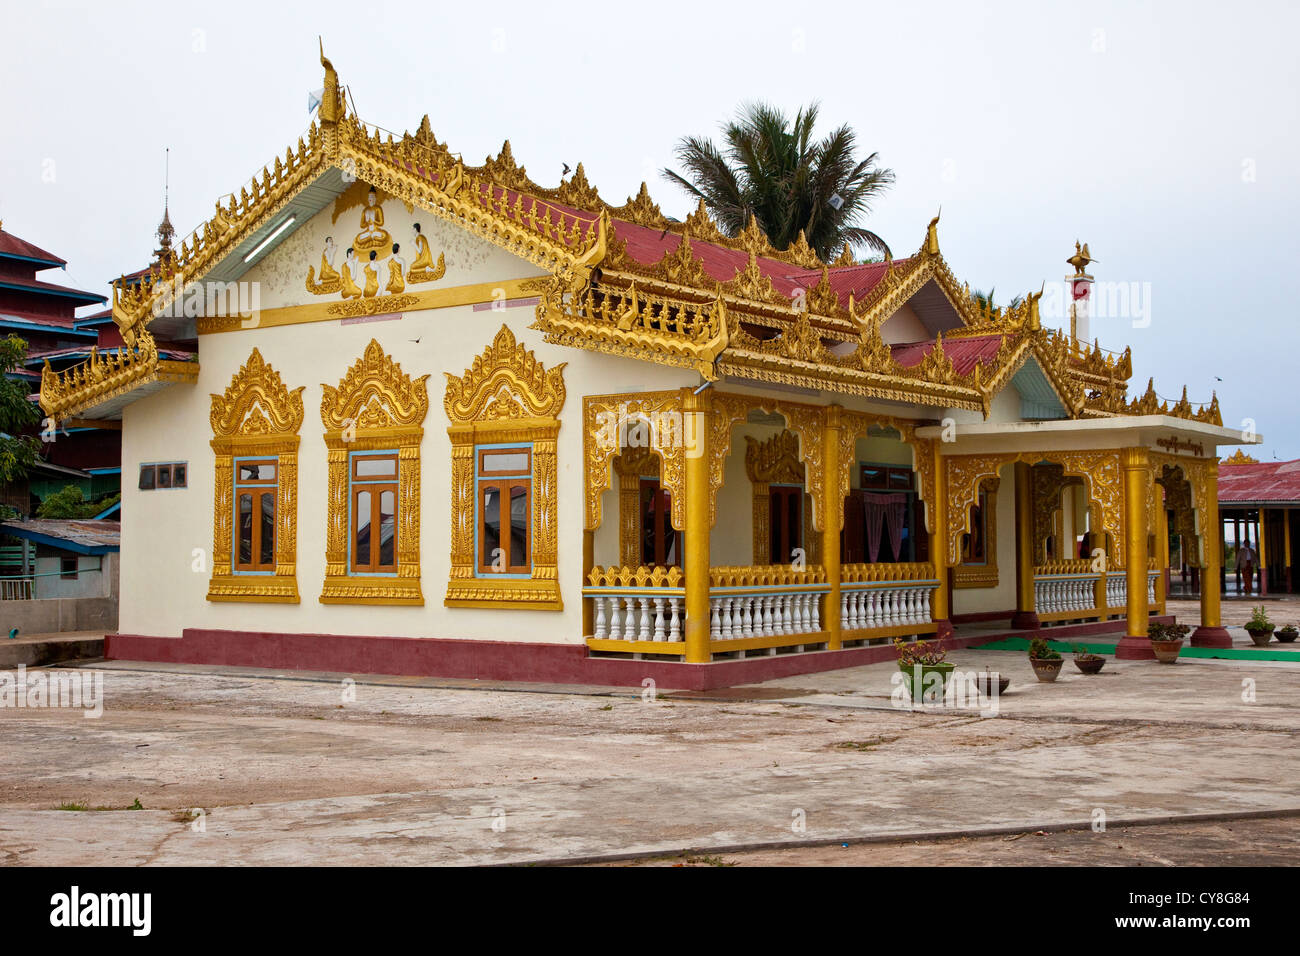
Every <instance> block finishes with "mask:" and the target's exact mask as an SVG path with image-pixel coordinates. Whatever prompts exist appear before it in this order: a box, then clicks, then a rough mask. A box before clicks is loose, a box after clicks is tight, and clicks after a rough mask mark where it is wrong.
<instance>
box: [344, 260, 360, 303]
mask: <svg viewBox="0 0 1300 956" xmlns="http://www.w3.org/2000/svg"><path fill="white" fill-rule="evenodd" d="M358 265H360V262H358V260H357V253H356V250H355V249H352V248H349V249H348V254H347V259H346V261H344V263H343V268H342V269H340V270H339V282H340V288H341V290H342V292H343V298H345V299H359V298H361V287H360V286H358V285H357V266H358Z"/></svg>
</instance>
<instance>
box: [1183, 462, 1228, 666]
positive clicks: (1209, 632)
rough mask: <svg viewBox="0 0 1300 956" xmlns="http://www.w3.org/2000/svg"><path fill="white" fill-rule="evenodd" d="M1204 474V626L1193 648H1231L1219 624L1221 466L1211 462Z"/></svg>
mask: <svg viewBox="0 0 1300 956" xmlns="http://www.w3.org/2000/svg"><path fill="white" fill-rule="evenodd" d="M1202 474H1203V475H1204V481H1205V489H1204V491H1202V493H1201V496H1200V498H1199V499H1198V500H1199V501H1200V502H1201V505H1202V508H1201V509H1200V511H1201V513H1200V514H1199V515H1198V516H1197V517H1198V518H1200V523H1201V526H1200V532H1201V533H1200V539H1201V626H1200V627H1198V628H1197V629H1196V630H1195V631H1193V632H1192V647H1232V636H1231V635H1230V634H1229V633H1228V630H1227V628H1225V627H1223V626H1222V624H1220V621H1219V588H1220V586H1221V585H1222V582H1221V581H1220V580H1219V568H1220V566H1221V565H1222V564H1223V524H1222V522H1221V520H1220V516H1219V466H1218V463H1215V462H1212V463H1211V464H1210V465H1208V466H1207V467H1206V469H1205V471H1204V472H1203V473H1202Z"/></svg>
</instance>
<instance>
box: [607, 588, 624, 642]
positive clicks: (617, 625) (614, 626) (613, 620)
mask: <svg viewBox="0 0 1300 956" xmlns="http://www.w3.org/2000/svg"><path fill="white" fill-rule="evenodd" d="M622 637H623V630H622V619H621V618H620V617H619V607H618V598H617V597H611V598H610V599H609V639H610V640H611V641H617V640H621V639H622Z"/></svg>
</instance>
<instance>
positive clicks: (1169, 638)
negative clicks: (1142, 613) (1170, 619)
mask: <svg viewBox="0 0 1300 956" xmlns="http://www.w3.org/2000/svg"><path fill="white" fill-rule="evenodd" d="M1190 631H1191V628H1190V627H1188V626H1187V625H1186V624H1158V623H1155V622H1152V623H1151V624H1148V625H1147V639H1148V640H1150V641H1151V651H1152V653H1154V654H1155V655H1156V660H1158V661H1159V662H1160V663H1161V664H1175V663H1177V662H1178V653H1179V651H1181V650H1182V649H1183V638H1185V637H1187V635H1188V633H1189V632H1190Z"/></svg>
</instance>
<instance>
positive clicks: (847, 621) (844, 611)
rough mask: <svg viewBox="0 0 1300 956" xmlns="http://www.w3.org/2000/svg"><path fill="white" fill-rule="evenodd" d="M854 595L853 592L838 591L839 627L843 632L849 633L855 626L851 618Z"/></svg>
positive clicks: (852, 617)
mask: <svg viewBox="0 0 1300 956" xmlns="http://www.w3.org/2000/svg"><path fill="white" fill-rule="evenodd" d="M855 596H856V593H855V592H853V591H845V590H843V589H842V588H841V590H840V627H841V628H842V629H843V630H846V631H851V630H853V629H854V628H855V627H857V625H856V624H855V623H854V616H853V598H854V597H855Z"/></svg>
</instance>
